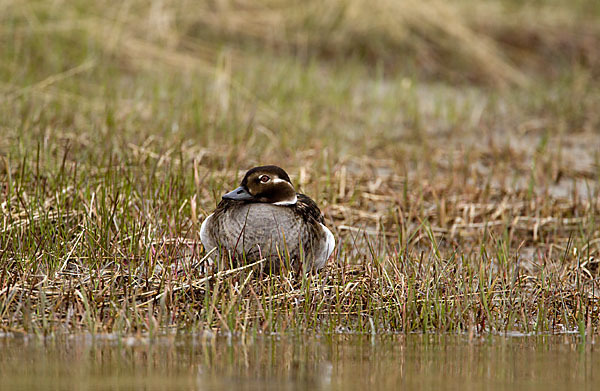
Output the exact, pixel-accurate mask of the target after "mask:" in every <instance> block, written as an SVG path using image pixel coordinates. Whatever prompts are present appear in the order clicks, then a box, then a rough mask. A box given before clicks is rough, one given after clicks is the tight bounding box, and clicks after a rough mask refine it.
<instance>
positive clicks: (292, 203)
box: [273, 194, 298, 205]
mask: <svg viewBox="0 0 600 391" xmlns="http://www.w3.org/2000/svg"><path fill="white" fill-rule="evenodd" d="M296 202H298V197H297V196H296V195H295V194H294V198H293V199H291V200H285V201H279V202H273V205H295V204H296Z"/></svg>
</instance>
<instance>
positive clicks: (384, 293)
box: [0, 0, 600, 335]
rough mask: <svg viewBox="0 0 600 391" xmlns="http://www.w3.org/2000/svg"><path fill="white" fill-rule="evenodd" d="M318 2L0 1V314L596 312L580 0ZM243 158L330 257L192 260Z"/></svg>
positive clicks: (171, 320) (110, 324)
mask: <svg viewBox="0 0 600 391" xmlns="http://www.w3.org/2000/svg"><path fill="white" fill-rule="evenodd" d="M319 4H320V3H317V2H314V1H308V2H297V3H295V2H283V1H261V2H258V3H257V2H245V1H237V2H230V3H228V2H222V3H211V2H207V3H202V4H197V2H186V1H184V2H177V3H176V2H171V1H169V0H166V1H152V2H144V1H141V0H130V1H126V2H124V3H123V4H116V3H115V4H108V3H106V4H104V3H101V2H100V3H98V2H90V1H88V0H79V1H70V2H62V1H57V2H45V1H28V2H20V1H19V2H18V1H5V2H3V3H0V9H2V12H1V13H0V15H2V16H0V20H1V21H2V23H1V24H0V25H1V26H2V27H0V56H1V58H2V61H0V134H1V136H0V329H1V330H3V331H4V332H10V333H37V334H42V335H49V334H54V333H64V332H78V331H87V332H92V333H102V332H116V333H123V334H128V333H149V334H156V333H164V332H165V331H168V330H178V331H197V330H207V329H210V330H216V331H219V332H224V333H228V332H231V333H237V334H242V335H245V334H247V333H267V332H281V333H285V332H316V333H336V332H342V333H343V332H357V333H387V332H404V333H408V332H451V333H453V332H459V333H463V332H467V333H471V334H476V333H503V332H513V331H518V332H526V333H534V332H535V333H547V332H573V331H577V332H579V333H581V334H582V335H594V334H595V333H597V332H598V331H599V330H600V329H599V327H600V313H599V309H598V288H599V286H598V265H599V262H600V254H599V253H600V239H599V238H600V229H599V228H598V220H599V219H600V212H599V208H600V195H599V187H598V182H599V180H600V153H599V151H600V147H599V146H600V134H599V132H598V129H599V126H600V114H599V113H598V110H597V107H598V106H599V105H600V87H599V86H600V84H599V83H598V81H599V76H600V75H599V74H598V69H600V67H599V66H598V65H600V64H599V62H600V61H599V59H600V52H599V51H598V48H599V47H600V45H599V44H600V31H599V30H598V21H599V20H600V7H598V6H597V5H596V4H595V3H594V2H586V1H576V2H567V1H561V0H557V1H554V2H552V3H550V4H547V5H542V4H535V5H526V6H523V5H520V2H516V1H510V0H505V1H492V0H489V1H485V2H472V1H467V0H457V1H454V2H451V3H447V2H440V1H430V2H423V3H421V2H402V4H403V5H399V4H396V2H391V1H386V0H379V1H377V2H375V3H371V2H363V1H358V0H356V1H350V0H337V1H333V2H330V3H329V5H328V6H326V7H324V6H321V5H319ZM482 20H485V21H486V22H485V23H483V22H482ZM524 21H528V22H527V23H524ZM530 22H531V23H530ZM266 163H269V164H278V165H280V166H282V167H284V168H285V169H286V170H287V171H288V173H289V174H290V175H291V177H292V179H293V181H294V183H295V184H296V185H297V186H298V188H299V189H301V190H302V191H303V192H304V193H306V194H308V195H310V196H311V197H313V198H314V199H315V200H317V202H318V203H319V205H320V206H321V208H322V210H323V212H324V213H325V217H326V221H327V224H328V226H329V227H331V228H332V231H333V232H334V234H335V236H336V238H337V241H338V246H337V249H336V255H335V259H334V260H333V261H332V262H331V263H330V264H329V266H328V267H327V268H326V269H325V270H324V271H323V273H321V274H319V275H316V276H311V275H307V276H304V277H300V278H295V277H293V276H291V275H288V274H285V273H282V274H280V275H274V276H264V275H262V276H261V275H257V272H256V268H254V267H252V266H251V265H250V266H244V267H241V268H239V269H234V270H228V271H209V272H208V273H204V272H203V271H202V268H200V267H198V265H199V263H200V262H201V261H202V259H203V257H204V256H205V253H204V250H203V249H202V247H201V244H200V242H199V239H198V232H199V227H200V224H201V222H202V220H203V218H204V217H205V216H207V215H208V213H210V211H211V210H212V209H213V208H214V207H215V205H216V203H217V202H218V200H219V199H220V196H221V195H222V194H223V193H224V192H225V191H227V190H230V189H232V188H233V187H235V186H237V184H238V182H239V181H240V179H241V176H242V175H243V172H244V171H245V170H246V169H248V168H250V167H252V166H254V165H257V164H266Z"/></svg>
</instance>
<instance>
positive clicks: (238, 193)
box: [223, 186, 254, 201]
mask: <svg viewBox="0 0 600 391" xmlns="http://www.w3.org/2000/svg"><path fill="white" fill-rule="evenodd" d="M253 198H254V197H252V194H250V193H248V190H246V189H244V188H243V187H242V186H240V187H238V188H237V189H235V190H232V191H230V192H229V193H227V194H225V195H223V199H224V200H239V201H242V200H251V199H253Z"/></svg>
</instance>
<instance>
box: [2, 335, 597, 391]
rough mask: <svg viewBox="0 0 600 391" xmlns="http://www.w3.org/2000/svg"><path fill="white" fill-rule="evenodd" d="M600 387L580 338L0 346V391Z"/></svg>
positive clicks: (57, 341)
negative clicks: (37, 390) (30, 390)
mask: <svg viewBox="0 0 600 391" xmlns="http://www.w3.org/2000/svg"><path fill="white" fill-rule="evenodd" d="M599 382H600V355H599V353H598V349H596V347H595V344H594V343H592V342H590V341H589V340H588V341H587V343H582V342H581V340H580V339H579V338H578V337H575V336H537V337H498V336H493V337H484V338H475V339H471V340H469V339H468V338H467V337H465V336H422V335H408V336H400V335H394V336H376V337H371V336H356V335H336V336H320V337H315V336H286V337H282V336H270V337H264V336H261V337H254V338H246V339H245V341H243V340H241V339H238V338H224V337H223V338H221V337H219V338H202V337H199V336H185V337H180V336H179V337H163V338H156V339H152V340H149V339H147V338H133V337H130V338H116V337H112V336H100V337H96V338H91V337H89V336H71V337H61V338H54V339H46V340H40V339H39V338H15V337H6V336H5V337H0V390H22V389H23V390H24V389H44V390H58V389H60V390H64V389H73V390H86V389H93V390H100V389H114V390H127V389H135V390H174V389H182V390H232V389H248V390H265V389H269V390H288V389H289V390H294V389H317V390H353V389H356V390H364V389H369V388H370V389H371V390H375V389H377V390H386V389H389V390H396V389H403V390H407V389H409V390H410V389H456V390H480V389H484V388H485V389H487V390H505V389H515V390H517V389H518V390H568V389H577V390H580V389H589V390H592V389H598V388H597V387H600V386H599V384H600V383H599ZM594 384H596V385H594Z"/></svg>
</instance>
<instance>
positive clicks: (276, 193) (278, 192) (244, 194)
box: [223, 166, 297, 205]
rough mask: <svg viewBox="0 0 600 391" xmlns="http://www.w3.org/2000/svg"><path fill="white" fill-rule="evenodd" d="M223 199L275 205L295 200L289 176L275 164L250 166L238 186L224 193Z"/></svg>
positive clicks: (286, 203) (294, 192) (291, 202)
mask: <svg viewBox="0 0 600 391" xmlns="http://www.w3.org/2000/svg"><path fill="white" fill-rule="evenodd" d="M223 199H225V200H238V201H246V202H264V203H269V204H275V205H293V204H295V203H296V201H297V197H296V190H295V189H294V185H292V182H291V181H290V177H289V176H288V174H287V173H286V172H285V171H284V170H283V169H282V168H280V167H277V166H260V167H254V168H252V169H251V170H249V171H248V172H247V173H246V175H245V176H244V179H243V180H242V183H241V185H240V187H238V188H237V189H235V190H233V191H230V192H229V193H227V194H225V195H224V196H223Z"/></svg>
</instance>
